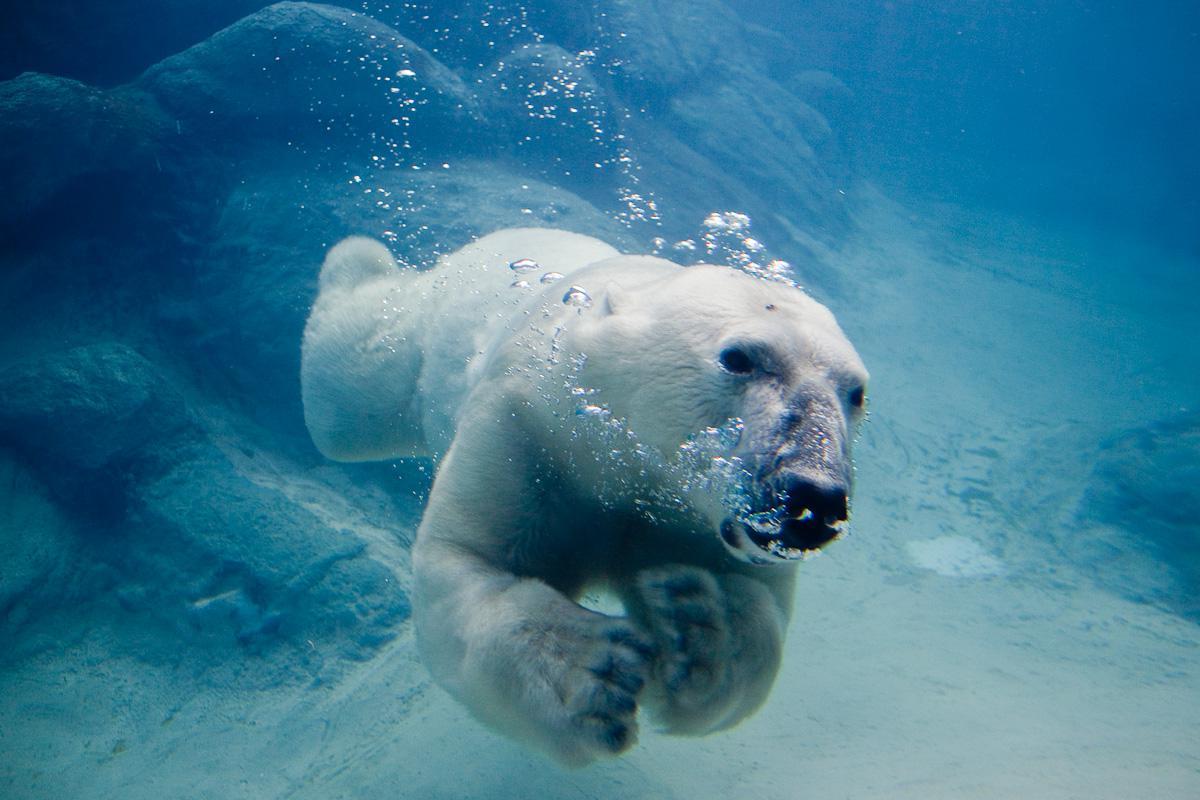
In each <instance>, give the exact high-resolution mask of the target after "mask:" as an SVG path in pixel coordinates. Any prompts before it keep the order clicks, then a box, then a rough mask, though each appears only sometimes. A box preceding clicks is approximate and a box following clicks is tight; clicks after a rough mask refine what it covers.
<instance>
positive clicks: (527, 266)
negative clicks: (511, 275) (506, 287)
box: [508, 258, 539, 274]
mask: <svg viewBox="0 0 1200 800" xmlns="http://www.w3.org/2000/svg"><path fill="white" fill-rule="evenodd" d="M538 266H539V265H538V263H537V262H536V261H534V260H533V259H532V258H518V259H517V260H516V261H510V262H508V268H509V269H511V270H512V271H513V272H515V273H517V274H521V273H523V272H532V271H533V270H535V269H537V268H538Z"/></svg>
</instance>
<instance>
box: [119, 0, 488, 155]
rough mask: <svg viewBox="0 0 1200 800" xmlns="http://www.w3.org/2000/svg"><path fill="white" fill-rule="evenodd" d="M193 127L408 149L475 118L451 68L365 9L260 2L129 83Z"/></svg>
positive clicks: (453, 133)
mask: <svg viewBox="0 0 1200 800" xmlns="http://www.w3.org/2000/svg"><path fill="white" fill-rule="evenodd" d="M135 85H136V86H138V87H139V88H141V89H144V90H145V91H147V92H150V93H151V94H153V95H154V96H155V97H157V98H158V99H159V100H160V102H161V103H162V105H163V106H164V108H166V109H167V111H168V112H169V113H171V114H173V115H174V116H175V117H176V118H178V119H179V120H180V121H181V122H182V123H184V124H186V125H187V127H188V129H189V130H195V131H217V132H220V133H222V134H225V135H230V136H234V137H238V136H240V135H243V134H247V133H256V134H259V135H263V136H269V137H272V138H275V139H279V140H282V141H291V142H295V141H296V140H297V139H298V138H304V137H311V136H321V137H325V138H328V137H330V136H337V135H339V134H350V133H357V134H360V135H364V134H366V133H368V132H369V131H375V132H377V138H378V139H380V142H379V144H380V146H381V147H383V146H391V147H393V148H407V147H410V146H411V145H412V144H413V143H414V142H415V141H422V142H425V143H429V142H433V141H436V140H437V139H438V138H439V137H446V138H449V137H452V136H456V135H457V136H462V135H463V134H464V133H465V131H466V130H469V129H470V127H471V126H472V124H473V123H475V122H477V120H478V115H477V113H476V112H475V101H474V100H473V98H472V97H471V96H470V94H469V93H468V92H467V90H466V88H465V86H464V84H463V82H462V80H461V79H459V77H458V76H457V75H455V74H454V73H453V72H451V71H450V70H449V69H447V68H446V67H445V66H443V65H442V64H441V63H440V62H439V61H438V60H437V59H436V58H434V57H433V56H432V55H430V54H429V53H428V52H426V51H425V50H424V49H422V48H421V47H420V46H419V45H417V44H416V43H415V42H413V41H412V40H410V39H407V38H405V37H404V36H401V35H400V34H399V33H397V32H396V31H395V30H393V29H392V28H389V27H388V26H387V25H384V24H383V23H381V22H378V21H376V20H374V19H372V18H371V17H368V16H365V15H363V14H361V13H356V12H353V11H349V10H347V9H344V8H338V7H335V6H327V5H321V4H317V3H299V2H283V3H276V4H275V5H272V6H270V7H268V8H265V9H262V10H261V11H258V12H256V13H254V14H251V15H250V16H248V17H245V18H244V19H242V20H239V21H238V22H236V23H234V24H233V25H231V26H229V27H228V28H225V29H224V30H222V31H219V32H218V33H216V34H214V35H213V36H212V37H210V38H209V39H206V40H205V41H203V42H201V43H200V44H197V45H195V46H193V47H190V48H188V49H187V50H184V51H183V52H181V53H179V54H177V55H174V56H171V57H170V58H167V59H165V60H163V61H161V62H159V63H158V64H156V65H154V66H153V67H151V68H150V69H148V70H147V71H146V72H145V73H144V74H143V75H142V76H141V77H140V78H139V79H138V80H137V82H136V84H135Z"/></svg>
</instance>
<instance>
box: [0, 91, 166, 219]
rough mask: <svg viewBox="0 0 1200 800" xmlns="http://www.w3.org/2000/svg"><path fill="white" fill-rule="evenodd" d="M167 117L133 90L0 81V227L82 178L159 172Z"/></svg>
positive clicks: (26, 213)
mask: <svg viewBox="0 0 1200 800" xmlns="http://www.w3.org/2000/svg"><path fill="white" fill-rule="evenodd" d="M167 124H168V123H167V119H166V117H164V116H163V114H162V113H161V111H159V110H158V109H157V108H156V107H155V106H154V104H153V103H152V102H149V99H148V98H147V97H146V96H145V95H142V94H141V93H139V92H135V91H128V90H122V91H105V90H102V89H95V88H92V87H90V86H85V85H83V84H82V83H78V82H76V81H72V80H68V79H66V78H55V77H52V76H50V75H39V74H36V73H25V74H23V75H21V76H20V77H18V78H15V79H13V80H11V81H5V82H4V83H0V172H3V174H4V175H5V176H6V180H8V181H9V182H10V183H11V185H12V186H19V187H21V188H20V191H11V192H5V193H4V196H3V197H2V198H0V226H6V225H11V224H12V223H14V222H15V221H16V220H18V219H20V218H22V217H24V216H26V215H28V214H29V213H30V212H31V211H33V210H34V209H36V208H37V207H38V206H40V205H41V204H42V203H44V202H45V201H46V200H48V199H49V198H51V197H53V196H54V195H55V194H56V193H58V192H59V191H61V190H62V189H64V188H65V187H67V186H69V185H70V183H71V182H72V181H73V180H75V179H77V178H79V177H80V176H82V175H86V174H94V173H97V172H106V173H113V174H114V175H119V174H120V173H122V172H127V171H130V170H135V169H149V168H152V167H153V166H154V163H155V162H154V159H155V154H156V146H157V143H158V142H159V141H160V140H161V139H162V137H163V136H164V135H165V131H166V130H167Z"/></svg>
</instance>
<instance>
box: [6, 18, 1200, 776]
mask: <svg viewBox="0 0 1200 800" xmlns="http://www.w3.org/2000/svg"><path fill="white" fill-rule="evenodd" d="M846 5H847V4H844V3H831V2H813V3H806V4H803V7H802V8H796V7H794V6H793V4H788V3H782V2H766V1H765V0H755V1H754V2H750V0H729V2H719V1H718V0H703V1H702V2H695V0H692V1H691V2H683V0H633V1H631V2H617V1H616V0H597V2H594V3H587V4H577V3H571V2H568V1H567V0H544V2H541V3H538V4H532V3H516V2H513V3H503V2H498V3H485V2H476V0H453V1H452V2H391V3H385V2H379V1H378V0H372V2H368V3H366V4H360V3H357V2H350V3H345V4H342V5H315V4H307V3H281V4H277V5H275V6H270V7H266V6H265V4H263V3H261V2H256V0H217V2H212V3H208V4H204V5H203V7H202V8H201V7H199V6H196V7H189V6H187V4H174V3H147V2H139V1H138V0H117V1H116V2H112V3H107V4H104V6H103V8H101V7H99V6H97V7H92V6H91V5H89V4H80V3H47V4H39V5H33V4H30V5H28V6H25V7H12V8H9V9H6V14H5V24H4V30H3V32H0V108H2V113H0V175H2V176H3V179H4V181H5V186H6V189H7V191H6V192H5V193H4V197H5V199H4V201H2V202H0V262H2V269H0V306H2V309H3V320H4V322H3V323H2V327H0V330H2V331H3V335H2V336H0V796H2V797H5V798H9V797H11V798H62V797H80V798H83V797H88V798H91V797H122V798H131V797H188V798H191V797H197V798H199V797H213V798H230V797H238V798H240V797H246V798H262V797H312V798H333V797H356V798H374V797H396V796H400V797H413V798H426V797H445V798H452V797H472V798H506V797H514V798H515V797H528V796H534V795H538V794H540V795H541V796H546V797H604V798H609V797H612V798H617V797H622V798H624V797H631V796H632V797H647V798H676V797H678V798H683V797H690V798H691V797H695V798H707V797H743V796H747V797H749V796H753V797H761V798H804V797H810V796H811V797H868V796H869V797H880V796H882V797H897V798H904V797H922V798H927V797H947V798H973V797H1016V796H1023V797H1045V798H1069V797H1108V798H1127V797H1156V798H1192V797H1197V796H1200V747H1198V746H1197V744H1196V742H1197V741H1200V735H1198V734H1200V730H1198V729H1197V723H1196V720H1197V719H1200V671H1198V670H1197V667H1196V664H1197V656H1198V655H1200V628H1198V627H1197V625H1198V623H1200V524H1198V522H1197V520H1198V519H1200V495H1198V494H1197V491H1196V486H1197V485H1198V480H1200V411H1198V410H1197V409H1198V404H1200V377H1198V376H1200V348H1197V346H1196V343H1197V342H1198V341H1200V299H1198V298H1200V293H1198V292H1197V289H1198V288H1200V236H1198V234H1197V231H1200V226H1198V225H1197V224H1196V222H1197V219H1200V192H1198V191H1197V188H1196V187H1197V186H1200V144H1198V143H1200V86H1198V83H1200V79H1198V77H1197V76H1200V12H1197V10H1196V9H1195V8H1194V7H1193V6H1191V5H1189V4H1183V3H1160V4H1156V5H1154V6H1153V7H1152V8H1141V7H1138V8H1134V7H1133V6H1132V5H1124V4H1116V3H1070V4H1062V3H996V2H990V3H988V2H984V3H974V4H966V5H964V4H950V3H933V4H929V3H926V4H918V3H909V2H889V3H875V2H871V3H860V4H854V5H853V7H846ZM714 213H718V214H723V215H728V214H730V213H735V214H740V215H745V217H746V218H747V220H748V222H747V224H748V225H749V228H748V229H746V231H745V232H743V233H741V234H739V235H738V236H734V237H729V236H724V235H721V236H718V235H716V234H714V232H713V231H714V228H713V227H712V226H711V225H708V226H706V225H705V220H706V219H709V218H710V215H712V214H714ZM739 219H740V217H739ZM525 225H538V226H548V227H557V228H564V229H567V230H572V231H576V232H580V233H586V234H589V235H592V236H596V237H598V238H600V239H603V240H605V241H607V242H609V243H610V244H612V245H613V246H615V247H617V248H618V249H620V250H622V251H624V252H630V253H650V252H654V253H659V254H661V255H663V256H664V257H668V258H672V259H674V260H676V261H679V262H680V263H693V262H697V261H701V260H710V261H717V262H722V263H728V264H730V265H732V266H738V267H740V268H743V269H746V268H747V264H752V265H754V267H755V268H756V269H757V268H759V267H764V266H765V265H769V264H772V263H775V264H776V266H775V267H773V269H781V270H785V271H786V274H787V277H788V278H789V279H791V280H795V281H796V282H797V283H799V284H800V285H802V286H804V287H805V289H806V290H807V291H809V292H810V293H811V294H812V295H813V296H815V297H816V298H818V299H819V300H821V301H822V302H824V303H826V304H827V305H828V306H829V307H830V308H831V309H832V310H833V311H834V312H835V313H836V314H837V316H838V319H839V321H840V322H841V324H842V326H843V328H844V329H845V331H846V333H847V335H848V336H849V338H850V339H851V340H852V341H853V342H854V344H855V345H856V347H857V349H858V351H859V352H860V354H861V355H862V357H863V360H864V361H865V362H866V364H867V366H868V367H869V369H870V370H871V374H872V380H871V387H870V398H871V399H870V419H869V420H868V422H867V424H866V425H865V427H864V428H863V430H862V433H861V434H860V436H859V439H858V441H857V443H856V450H855V463H856V482H857V486H856V490H855V500H854V518H853V527H852V533H851V535H849V536H848V537H846V538H845V539H844V540H843V541H839V542H836V543H834V544H833V545H832V546H831V547H830V548H828V549H827V550H826V551H824V552H823V553H822V554H821V557H820V558H815V559H811V560H809V561H807V562H805V563H804V564H802V565H801V567H800V581H799V588H798V593H797V597H796V606H795V610H794V613H793V619H792V622H791V625H790V628H789V638H788V644H787V650H786V653H785V656H784V664H783V668H782V670H781V672H780V675H779V678H778V680H777V682H776V685H775V688H774V691H773V693H772V695H771V697H770V699H769V700H768V701H767V703H766V705H765V706H764V708H763V709H762V710H761V711H760V712H759V713H758V714H757V715H755V716H754V717H752V718H751V719H749V720H747V721H746V722H744V723H743V724H741V725H740V726H739V727H737V728H736V729H734V730H732V731H729V732H725V733H721V734H715V735H712V736H708V737H704V738H674V737H668V736H666V735H663V734H661V733H659V732H656V731H655V730H654V728H653V724H652V723H651V722H650V721H648V720H645V721H643V730H642V735H641V740H640V741H639V743H638V744H637V745H636V746H635V747H634V748H633V749H631V750H630V751H629V752H628V753H627V754H625V755H623V756H621V757H619V758H617V759H613V760H609V761H605V762H602V763H599V764H596V765H593V766H590V767H587V768H584V769H582V770H575V771H570V770H564V769H562V768H560V767H558V766H556V765H555V764H554V763H552V762H550V761H548V760H546V759H545V758H544V757H542V756H540V755H538V754H537V753H534V752H530V751H528V750H527V749H525V748H523V747H522V746H521V745H519V744H516V743H514V742H511V741H509V740H507V739H505V738H502V737H500V736H499V735H497V734H494V733H492V732H491V731H490V730H489V729H487V728H485V727H484V726H482V725H481V724H480V723H479V722H477V721H475V720H474V719H473V718H472V717H471V716H470V714H469V713H468V712H467V711H466V710H465V709H463V708H462V707H460V706H459V705H458V704H456V703H455V702H454V701H453V700H452V699H451V698H450V697H449V696H448V695H447V694H445V693H444V692H443V691H442V690H441V689H439V688H438V687H437V686H436V685H435V684H433V683H432V682H431V679H430V678H429V675H428V673H427V671H426V670H425V667H424V666H423V665H422V664H421V662H420V660H419V658H418V656H417V653H416V649H415V645H414V641H413V633H412V630H411V627H412V620H411V613H412V611H411V610H412V601H411V589H412V580H411V566H410V563H409V551H410V546H411V543H412V540H413V537H414V536H415V532H416V529H417V526H418V524H419V522H420V519H421V513H422V508H423V503H424V500H425V498H426V495H427V493H428V491H429V486H430V483H431V481H432V480H433V478H434V473H435V465H433V464H432V463H430V462H428V461H423V460H420V459H407V460H399V461H395V462H383V463H364V464H339V463H335V462H332V461H329V460H326V459H324V458H322V457H321V455H320V454H319V453H318V452H317V451H316V450H315V448H314V447H313V444H312V442H311V440H310V438H309V435H308V433H307V431H306V429H305V425H304V419H303V413H302V408H301V402H300V386H299V368H300V340H301V335H302V331H303V328H304V323H305V319H306V317H307V314H308V311H309V308H310V306H311V304H312V302H313V299H314V298H315V296H316V289H317V284H316V281H317V273H318V270H319V267H320V264H321V260H322V258H323V256H324V253H325V251H326V250H327V249H328V247H330V246H331V245H333V244H334V243H336V242H337V241H338V240H340V239H341V238H343V237H345V236H347V235H351V234H365V235H369V236H373V237H376V238H378V239H380V240H382V241H383V242H385V243H386V244H387V245H388V246H389V248H390V249H391V251H392V252H393V254H394V255H395V256H396V258H397V259H398V260H400V261H401V262H402V263H404V264H408V265H413V266H417V267H423V266H429V265H430V264H432V263H433V261H434V260H435V259H436V257H437V256H439V255H441V254H445V253H449V252H452V251H454V250H456V249H457V248H459V247H461V246H463V245H464V244H466V243H468V242H469V241H470V240H471V239H472V238H473V237H477V236H480V235H483V234H486V233H489V232H491V231H493V230H496V229H500V228H504V227H512V226H525ZM747 238H749V239H751V240H752V241H751V242H747ZM779 262H786V266H780V265H779Z"/></svg>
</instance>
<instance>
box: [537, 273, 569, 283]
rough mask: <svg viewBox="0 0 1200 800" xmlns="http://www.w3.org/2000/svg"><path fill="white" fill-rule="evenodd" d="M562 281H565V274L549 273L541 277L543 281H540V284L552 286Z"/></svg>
mask: <svg viewBox="0 0 1200 800" xmlns="http://www.w3.org/2000/svg"><path fill="white" fill-rule="evenodd" d="M562 279H563V274H562V273H561V272H547V273H546V274H545V275H543V276H542V277H541V279H540V280H539V283H544V284H546V285H550V284H551V283H558V282H559V281H561V280H562Z"/></svg>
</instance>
